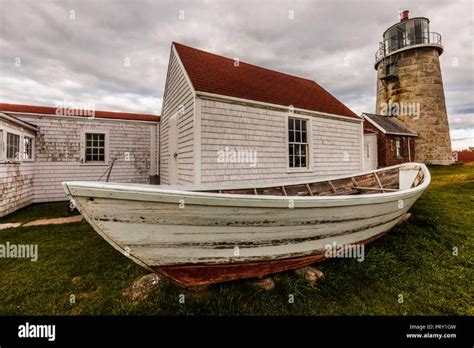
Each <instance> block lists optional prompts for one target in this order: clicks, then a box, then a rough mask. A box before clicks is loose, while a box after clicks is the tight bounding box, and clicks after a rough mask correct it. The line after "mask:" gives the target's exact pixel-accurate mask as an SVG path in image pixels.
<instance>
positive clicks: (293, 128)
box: [288, 117, 309, 168]
mask: <svg viewBox="0 0 474 348" xmlns="http://www.w3.org/2000/svg"><path fill="white" fill-rule="evenodd" d="M307 129H308V120H304V119H301V118H294V117H288V166H289V167H290V168H307V167H308V153H309V151H308V149H309V146H308V132H307Z"/></svg>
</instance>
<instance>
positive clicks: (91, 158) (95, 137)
mask: <svg viewBox="0 0 474 348" xmlns="http://www.w3.org/2000/svg"><path fill="white" fill-rule="evenodd" d="M86 162H105V134H102V133H86Z"/></svg>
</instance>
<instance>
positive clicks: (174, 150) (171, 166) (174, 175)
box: [168, 115, 178, 185]
mask: <svg viewBox="0 0 474 348" xmlns="http://www.w3.org/2000/svg"><path fill="white" fill-rule="evenodd" d="M168 122H169V127H170V129H169V133H168V155H169V161H168V176H169V178H168V182H169V183H170V185H175V184H176V183H177V182H178V116H177V115H173V116H171V117H170V119H169V121H168Z"/></svg>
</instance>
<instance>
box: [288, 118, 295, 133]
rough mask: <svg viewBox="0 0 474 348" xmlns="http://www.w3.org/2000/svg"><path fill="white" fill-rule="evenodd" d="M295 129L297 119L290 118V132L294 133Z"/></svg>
mask: <svg viewBox="0 0 474 348" xmlns="http://www.w3.org/2000/svg"><path fill="white" fill-rule="evenodd" d="M293 129H295V119H294V118H291V117H290V118H288V130H290V131H292V130H293Z"/></svg>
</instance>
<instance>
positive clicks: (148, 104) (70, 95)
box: [0, 0, 474, 149]
mask: <svg viewBox="0 0 474 348" xmlns="http://www.w3.org/2000/svg"><path fill="white" fill-rule="evenodd" d="M403 9H409V10H410V15H411V16H425V17H428V18H430V20H431V30H432V31H436V32H439V33H441V34H442V36H443V45H444V47H445V52H444V53H443V55H442V56H441V64H442V73H443V79H444V87H445V93H446V99H447V107H448V114H449V121H450V126H451V136H452V140H453V146H454V148H455V149H459V148H464V147H466V146H474V100H473V99H474V97H473V95H474V65H473V64H474V49H473V40H474V39H473V18H474V12H473V5H472V1H471V0H457V1H452V0H446V1H444V0H437V1H424V0H417V1H416V2H414V1H397V0H384V1H381V0H370V1H367V0H365V1H364V0H346V1H340V0H336V1H334V0H333V1H314V0H313V1H305V0H292V1H279V0H273V1H258V2H257V1H253V0H239V1H235V0H232V1H230V0H221V1H211V0H208V1H204V0H203V1H191V0H187V1H158V0H155V1H145V0H100V1H99V0H94V1H90V0H73V1H67V0H34V1H30V0H0V102H9V103H25V104H37V105H47V106H55V105H57V104H58V103H61V102H67V103H83V104H87V103H94V104H95V107H96V109H98V110H113V111H129V112H143V113H153V114H159V113H160V109H161V103H162V97H163V89H164V85H165V78H166V69H167V64H168V57H169V51H170V45H171V42H172V41H176V42H180V43H183V44H186V45H190V46H193V47H197V48H200V49H204V50H208V51H211V52H214V53H218V54H221V55H225V56H228V57H232V58H233V57H238V58H239V59H240V60H241V61H246V62H249V63H253V64H256V65H260V66H264V67H267V68H270V69H274V70H279V71H283V72H286V73H289V74H293V75H297V76H302V77H306V78H310V79H313V80H316V81H318V83H320V84H321V85H323V86H324V87H325V88H326V89H328V90H329V91H330V92H332V93H333V94H334V95H335V96H336V97H338V98H339V99H340V100H342V101H343V102H344V103H345V104H346V105H348V106H349V107H350V108H351V109H352V110H353V111H354V112H356V113H357V114H360V113H361V112H363V111H369V112H373V111H374V108H375V82H376V74H375V70H374V69H373V63H374V53H375V51H376V49H377V47H378V42H379V41H380V39H381V36H382V33H383V31H384V30H385V29H386V28H388V26H390V25H391V24H393V23H395V22H396V21H398V12H399V11H400V10H403ZM290 14H291V15H290ZM290 17H291V18H290Z"/></svg>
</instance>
